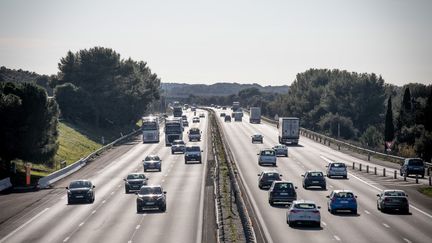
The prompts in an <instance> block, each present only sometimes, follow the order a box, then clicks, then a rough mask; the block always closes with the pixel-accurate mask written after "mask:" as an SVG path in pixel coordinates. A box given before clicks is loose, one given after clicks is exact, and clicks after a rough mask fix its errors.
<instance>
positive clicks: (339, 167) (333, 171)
mask: <svg viewBox="0 0 432 243" xmlns="http://www.w3.org/2000/svg"><path fill="white" fill-rule="evenodd" d="M326 167H327V177H329V178H331V177H333V176H341V177H343V178H344V179H346V178H347V177H348V170H347V167H346V165H345V164H344V163H341V162H331V163H329V164H328V165H327V166H326Z"/></svg>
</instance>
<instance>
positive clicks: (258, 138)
mask: <svg viewBox="0 0 432 243" xmlns="http://www.w3.org/2000/svg"><path fill="white" fill-rule="evenodd" d="M251 137H252V143H255V142H259V143H263V135H261V134H254V135H252V136H251Z"/></svg>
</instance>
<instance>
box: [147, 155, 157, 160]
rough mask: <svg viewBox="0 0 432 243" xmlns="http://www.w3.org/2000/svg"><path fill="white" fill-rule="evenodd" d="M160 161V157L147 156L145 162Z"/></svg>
mask: <svg viewBox="0 0 432 243" xmlns="http://www.w3.org/2000/svg"><path fill="white" fill-rule="evenodd" d="M152 160H159V156H147V157H146V158H145V161H152Z"/></svg>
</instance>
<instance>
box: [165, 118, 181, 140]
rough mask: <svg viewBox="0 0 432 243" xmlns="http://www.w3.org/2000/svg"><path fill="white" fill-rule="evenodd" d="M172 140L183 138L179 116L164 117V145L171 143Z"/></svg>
mask: <svg viewBox="0 0 432 243" xmlns="http://www.w3.org/2000/svg"><path fill="white" fill-rule="evenodd" d="M174 140H183V125H182V120H181V117H168V118H166V119H165V145H166V146H169V145H171V144H172V142H173V141H174Z"/></svg>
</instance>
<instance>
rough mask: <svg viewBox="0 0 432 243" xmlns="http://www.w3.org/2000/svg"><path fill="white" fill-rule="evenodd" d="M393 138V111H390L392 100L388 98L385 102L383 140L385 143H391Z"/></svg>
mask: <svg viewBox="0 0 432 243" xmlns="http://www.w3.org/2000/svg"><path fill="white" fill-rule="evenodd" d="M394 136H395V131H394V125H393V109H392V100H391V97H389V99H388V102H387V113H386V118H385V128H384V140H385V141H388V142H389V141H393V139H394Z"/></svg>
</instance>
